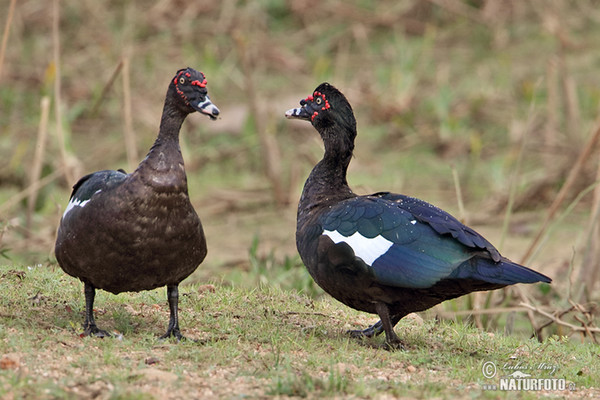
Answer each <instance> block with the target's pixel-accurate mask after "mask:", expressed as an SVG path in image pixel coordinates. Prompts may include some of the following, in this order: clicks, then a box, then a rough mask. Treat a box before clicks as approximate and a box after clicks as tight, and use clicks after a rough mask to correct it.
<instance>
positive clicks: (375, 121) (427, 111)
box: [0, 0, 600, 385]
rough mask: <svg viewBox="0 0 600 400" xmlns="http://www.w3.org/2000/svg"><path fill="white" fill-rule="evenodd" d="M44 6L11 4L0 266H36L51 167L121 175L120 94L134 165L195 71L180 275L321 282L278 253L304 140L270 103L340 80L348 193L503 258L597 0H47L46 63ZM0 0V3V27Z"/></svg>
mask: <svg viewBox="0 0 600 400" xmlns="http://www.w3.org/2000/svg"><path fill="white" fill-rule="evenodd" d="M53 4H55V2H54V1H45V0H20V1H18V2H17V5H16V8H15V12H14V17H13V19H12V23H11V25H10V29H9V37H8V42H7V43H8V45H7V49H6V55H5V58H4V61H3V64H2V70H1V71H2V72H1V74H0V210H1V212H0V256H3V257H7V258H8V260H6V261H5V260H3V262H7V263H9V264H11V263H14V264H16V265H37V264H47V263H53V262H54V261H55V259H54V256H53V254H52V249H53V243H54V235H55V231H56V228H57V225H58V222H59V220H60V216H61V214H62V210H63V209H64V207H65V205H66V204H67V201H68V197H69V194H70V187H71V185H72V184H73V183H74V182H73V181H72V180H68V179H66V176H68V175H72V176H74V177H79V176H82V175H83V174H85V173H89V172H92V171H95V170H100V169H106V168H111V169H117V168H124V169H126V170H128V171H130V170H131V167H132V166H131V165H128V163H127V154H126V149H125V146H123V143H124V138H123V132H124V130H125V127H124V126H125V122H124V115H123V109H124V106H125V105H124V94H125V91H126V90H130V91H131V107H132V111H133V130H134V132H135V135H136V136H135V138H136V139H135V140H136V149H137V152H138V155H139V158H140V159H141V158H142V157H143V154H144V153H145V152H146V151H147V149H148V148H149V147H150V146H151V144H152V142H153V140H154V138H155V135H156V133H157V130H158V124H159V121H160V114H161V110H162V102H163V99H164V94H165V91H166V88H167V85H168V82H169V79H171V77H172V76H173V74H174V73H175V71H176V70H177V69H179V68H181V67H185V66H191V67H194V68H197V69H200V70H202V71H203V72H204V73H205V74H206V76H207V79H208V82H209V84H208V89H209V92H210V96H211V99H212V100H213V101H214V102H215V104H217V105H218V107H219V108H220V109H221V111H222V119H220V120H218V121H216V122H211V121H208V120H207V119H205V118H203V117H202V116H199V115H191V116H190V117H189V118H188V120H187V121H186V123H185V124H184V126H183V129H182V135H181V141H182V149H183V152H184V157H185V160H186V170H187V172H188V182H189V186H190V195H191V197H192V200H193V203H194V204H195V206H196V208H197V210H198V213H199V215H200V216H201V218H202V220H203V224H204V226H205V230H206V232H207V234H208V242H209V256H208V258H207V259H206V261H205V262H204V264H203V265H202V266H201V267H200V268H199V269H198V271H197V272H196V273H195V274H194V275H193V276H192V277H191V281H192V282H196V281H202V282H203V281H219V282H223V283H226V284H234V285H247V286H250V287H251V286H253V285H256V284H257V283H265V282H268V283H270V284H276V285H279V286H281V287H283V288H285V289H296V290H302V291H305V292H306V293H309V294H313V295H316V294H318V293H320V292H319V290H318V288H315V287H314V283H313V282H312V280H310V277H308V275H307V274H306V272H305V271H304V268H303V267H302V265H301V262H300V260H299V259H298V257H297V255H296V250H295V242H294V231H295V207H296V203H297V200H298V197H299V193H300V190H301V187H302V184H303V182H304V179H305V178H306V176H307V175H308V172H309V171H310V169H311V168H312V166H313V165H314V164H315V163H316V162H317V161H318V159H319V158H320V156H321V147H320V144H319V140H318V138H317V135H316V133H315V132H314V130H313V129H312V127H310V126H309V125H308V124H302V123H300V122H295V121H286V120H284V118H283V113H284V112H285V110H287V109H289V108H292V107H295V106H296V105H297V104H298V101H299V100H300V99H302V98H304V97H306V95H308V94H309V93H311V92H312V90H313V88H314V87H316V86H317V85H318V84H319V83H320V82H322V81H325V80H327V81H329V82H331V83H332V84H334V85H335V86H337V87H338V88H339V89H341V90H342V91H343V92H344V93H345V94H346V95H347V97H348V98H349V100H350V102H351V103H352V106H353V108H354V110H355V113H356V115H357V119H358V127H359V136H358V139H357V148H356V152H355V159H354V160H353V162H352V164H351V166H350V172H349V182H350V184H351V186H353V187H354V188H355V189H356V191H357V192H359V193H367V192H370V191H380V190H390V191H395V192H402V193H406V194H410V195H414V196H416V197H420V198H423V199H425V200H427V201H430V202H432V203H434V204H437V205H439V206H441V207H442V208H445V209H447V210H449V211H451V212H453V213H455V214H456V215H457V216H458V217H460V218H462V219H464V220H466V221H467V222H468V223H470V224H472V225H473V226H475V227H476V228H477V230H478V231H480V232H481V233H483V234H484V235H485V236H486V237H488V238H489V239H490V240H491V241H492V242H493V243H500V242H502V243H503V246H502V249H501V250H502V252H503V254H505V255H506V256H507V257H509V258H512V259H514V260H516V261H518V260H519V257H520V255H522V254H524V252H525V249H526V248H527V246H528V244H529V243H530V242H531V240H532V237H533V235H534V233H535V232H536V230H537V229H538V227H539V225H540V223H541V221H542V220H543V217H544V215H545V213H546V211H547V208H548V207H549V205H550V203H551V202H552V201H553V199H554V198H555V196H556V193H557V192H558V190H559V189H560V187H561V185H562V184H564V182H565V180H566V177H567V175H568V173H569V171H570V169H571V167H572V166H573V164H574V162H575V160H576V159H577V157H578V155H579V154H580V152H581V151H582V149H583V148H584V146H585V144H586V141H587V138H588V137H589V135H590V132H591V131H592V130H593V128H594V121H595V119H596V117H597V111H598V105H599V101H600V89H599V88H600V85H599V83H600V76H599V75H598V74H597V67H598V66H600V52H599V51H598V49H597V38H598V35H599V34H600V24H599V23H598V22H599V21H600V12H599V11H597V9H598V5H599V2H598V1H592V0H585V1H578V2H572V1H561V0H555V1H551V2H547V3H541V2H521V1H517V0H509V1H504V2H494V1H483V0H481V1H460V0H454V1H447V2H442V1H418V0H400V1H398V0H383V1H367V0H353V1H341V0H320V1H318V0H307V1H303V2H295V1H289V0H262V1H239V0H223V1H220V2H215V1H208V0H198V1H193V2H185V1H179V0H166V1H159V2H155V1H141V0H126V1H114V0H113V1H103V2H99V1H93V0H80V1H76V2H72V1H59V2H58V4H59V14H60V15H59V18H60V23H59V25H58V34H59V38H60V52H59V59H58V60H57V59H55V58H54V55H53V49H54V48H55V46H56V43H55V42H54V41H53V35H52V26H53V16H54V11H53ZM8 7H9V2H8V1H7V0H5V1H4V2H3V3H2V4H1V5H0V23H2V22H3V21H5V20H6V19H7V10H8ZM124 60H125V61H126V62H128V63H129V65H130V67H129V69H128V72H127V71H126V69H124V68H121V66H122V65H123V64H122V63H123V61H124ZM57 61H58V63H57ZM125 73H127V74H128V75H127V76H128V77H129V81H130V86H129V88H125V87H124V85H123V79H122V78H123V74H125ZM57 80H58V83H59V87H60V89H61V90H60V98H58V97H57V92H56V87H57V86H56V84H57ZM43 96H49V98H50V99H51V105H50V107H51V109H50V114H49V115H50V118H49V125H48V137H47V142H46V151H45V152H44V154H43V162H42V168H41V177H40V178H41V179H42V180H43V179H45V178H47V181H46V182H45V185H44V186H43V187H42V188H41V189H40V190H39V192H38V193H37V200H36V201H35V207H34V208H33V212H32V213H29V215H28V212H27V206H26V201H25V200H20V198H19V197H17V196H18V195H19V194H20V193H22V192H23V191H24V190H25V189H26V188H27V187H28V186H29V185H30V184H31V183H32V179H31V178H30V176H29V174H30V169H31V165H32V162H34V161H35V160H34V158H35V155H34V154H35V153H34V152H35V149H36V147H37V146H40V143H38V142H37V137H38V127H39V124H40V115H41V110H40V101H41V98H42V97H43ZM57 104H58V105H59V106H60V111H61V117H60V118H61V120H60V126H62V129H63V130H64V133H65V137H64V140H63V141H62V142H61V141H60V140H59V139H58V136H57V131H58V129H57V120H56V116H57V114H56V113H55V111H56V107H57ZM61 146H64V148H65V149H66V153H65V155H61V150H60V149H61ZM519 154H523V156H522V157H519ZM597 162H598V159H597V155H596V157H591V158H590V160H589V161H588V162H587V163H585V165H584V168H583V169H582V170H581V173H580V174H579V176H578V178H577V181H576V184H575V185H574V187H573V190H572V191H570V192H569V193H568V196H567V197H568V200H567V201H572V200H573V199H575V198H576V197H577V195H578V193H580V192H581V191H582V190H583V189H585V188H586V187H589V185H591V184H592V183H593V182H594V181H595V180H596V168H597ZM61 168H64V169H65V171H67V174H65V173H62V172H64V171H62V170H61ZM452 168H455V169H456V171H457V175H458V178H459V181H460V186H461V188H462V191H461V195H462V198H463V200H464V202H465V211H464V212H463V211H462V210H459V209H458V205H457V200H456V199H457V194H456V192H455V184H454V182H453V178H452ZM61 171H62V172H61ZM53 174H54V175H53ZM36 180H37V179H36ZM513 187H514V188H515V197H514V201H513V202H512V203H511V204H512V206H513V207H512V209H510V210H509V212H508V213H507V214H508V215H509V216H510V224H508V227H507V230H506V231H503V230H502V229H501V227H502V225H503V218H504V215H505V213H506V210H507V205H508V204H509V202H510V196H509V194H510V192H511V190H512V188H513ZM594 198H597V196H596V197H594ZM15 199H17V200H15ZM595 202H596V201H595V200H594V199H592V195H591V194H590V195H588V196H585V197H583V198H582V200H581V201H580V202H578V203H577V205H576V206H575V207H574V208H573V210H572V211H570V213H569V214H568V215H566V218H564V219H563V220H562V223H561V225H560V227H559V229H554V230H553V233H552V235H549V236H548V237H546V238H545V242H544V246H543V247H542V248H541V250H540V251H538V252H537V253H536V256H535V258H534V259H530V260H529V264H528V265H530V266H532V267H533V268H535V269H537V270H540V271H541V272H543V273H546V274H548V275H550V276H553V277H559V279H557V280H555V283H554V284H553V286H552V287H553V288H554V289H553V291H552V292H551V293H549V294H547V295H546V298H547V300H545V302H547V301H552V299H560V300H561V301H562V303H561V304H566V293H568V292H569V290H570V285H569V282H568V280H567V279H560V277H565V276H567V274H568V273H569V271H571V269H570V268H571V267H572V268H574V269H575V274H577V271H579V267H580V265H581V263H582V256H581V254H582V253H584V251H585V246H586V243H588V242H589V238H590V237H591V236H589V235H588V234H587V233H586V232H589V231H588V230H587V227H588V223H589V221H590V219H591V217H590V216H591V210H592V209H593V205H594V204H595ZM2 207H4V208H2ZM531 290H533V291H534V297H536V298H540V297H543V296H542V295H543V294H542V293H538V292H539V291H540V290H539V289H536V288H531ZM544 290H546V291H547V289H544ZM569 293H570V292H569ZM501 301H502V299H499V300H498V302H501ZM332 384H335V385H343V384H344V383H343V382H337V381H336V382H333V383H332Z"/></svg>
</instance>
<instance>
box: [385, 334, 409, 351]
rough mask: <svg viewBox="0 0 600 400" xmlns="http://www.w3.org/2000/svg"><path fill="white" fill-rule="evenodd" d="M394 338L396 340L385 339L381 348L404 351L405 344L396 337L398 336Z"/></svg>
mask: <svg viewBox="0 0 600 400" xmlns="http://www.w3.org/2000/svg"><path fill="white" fill-rule="evenodd" d="M396 339H397V340H394V341H391V342H390V341H388V340H386V341H385V343H384V345H383V349H384V350H387V351H396V350H402V351H405V350H406V345H405V344H404V343H403V342H402V341H401V340H400V339H398V337H396Z"/></svg>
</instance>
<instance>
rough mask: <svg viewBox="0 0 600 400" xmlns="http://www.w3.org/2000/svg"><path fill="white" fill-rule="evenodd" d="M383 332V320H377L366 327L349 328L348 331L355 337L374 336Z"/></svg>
mask: <svg viewBox="0 0 600 400" xmlns="http://www.w3.org/2000/svg"><path fill="white" fill-rule="evenodd" d="M381 332H383V324H382V323H381V321H377V322H376V323H375V324H373V325H371V326H370V327H368V328H366V329H362V330H361V329H355V330H354V329H353V330H349V331H347V332H346V333H347V334H348V335H350V337H353V338H366V337H367V338H372V337H375V336H377V335H380V334H381Z"/></svg>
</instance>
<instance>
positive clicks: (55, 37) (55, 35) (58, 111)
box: [52, 0, 75, 183]
mask: <svg viewBox="0 0 600 400" xmlns="http://www.w3.org/2000/svg"><path fill="white" fill-rule="evenodd" d="M59 3H60V0H54V1H53V3H52V4H53V10H52V11H53V13H52V43H53V60H54V68H55V71H56V72H55V76H54V116H55V119H56V137H57V140H58V146H59V149H60V158H61V163H62V168H61V170H62V171H63V172H64V174H65V179H66V180H67V182H69V183H72V182H74V181H75V176H74V174H73V171H72V170H71V168H70V167H69V165H70V163H69V160H68V155H67V146H66V139H65V132H64V130H63V120H62V119H63V117H62V107H61V102H62V97H61V77H60V74H61V72H60V4H59Z"/></svg>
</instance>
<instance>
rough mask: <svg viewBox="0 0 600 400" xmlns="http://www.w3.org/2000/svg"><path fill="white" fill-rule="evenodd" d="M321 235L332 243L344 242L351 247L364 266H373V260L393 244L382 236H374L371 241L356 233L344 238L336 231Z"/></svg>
mask: <svg viewBox="0 0 600 400" xmlns="http://www.w3.org/2000/svg"><path fill="white" fill-rule="evenodd" d="M323 235H327V236H329V238H330V239H331V240H333V242H334V243H336V244H337V243H340V242H345V243H346V244H348V246H350V247H352V250H354V254H356V256H357V257H360V258H361V259H362V260H363V261H364V262H365V263H366V264H368V265H370V266H371V265H373V263H374V262H375V260H377V259H378V258H379V257H381V256H382V255H384V254H385V253H386V252H387V251H388V250H389V249H390V247H392V245H393V244H394V243H392V242H390V241H389V240H387V239H386V238H384V237H383V236H375V237H374V238H372V239H369V238H366V237H364V236H363V235H361V234H360V233H358V232H355V233H354V234H353V235H352V236H349V237H346V236H344V235H342V234H341V233H339V232H338V231H328V230H324V231H323Z"/></svg>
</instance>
